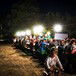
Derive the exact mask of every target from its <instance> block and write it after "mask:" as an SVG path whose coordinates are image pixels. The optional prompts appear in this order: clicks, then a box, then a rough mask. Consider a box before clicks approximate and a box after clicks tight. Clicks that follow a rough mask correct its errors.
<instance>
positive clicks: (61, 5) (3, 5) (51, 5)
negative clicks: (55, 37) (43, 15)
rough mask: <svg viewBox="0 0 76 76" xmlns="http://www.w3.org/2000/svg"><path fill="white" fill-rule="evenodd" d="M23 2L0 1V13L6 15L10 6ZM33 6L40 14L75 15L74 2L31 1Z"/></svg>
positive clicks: (61, 0)
mask: <svg viewBox="0 0 76 76" xmlns="http://www.w3.org/2000/svg"><path fill="white" fill-rule="evenodd" d="M19 1H21V2H24V1H23V0H0V13H6V12H7V11H8V10H10V9H11V7H12V5H14V4H16V3H18V2H19ZM33 2H34V3H33V5H37V6H38V7H39V8H40V10H41V11H42V12H49V11H52V12H60V13H62V14H64V13H65V12H69V13H70V14H71V15H75V13H76V2H75V0H33Z"/></svg>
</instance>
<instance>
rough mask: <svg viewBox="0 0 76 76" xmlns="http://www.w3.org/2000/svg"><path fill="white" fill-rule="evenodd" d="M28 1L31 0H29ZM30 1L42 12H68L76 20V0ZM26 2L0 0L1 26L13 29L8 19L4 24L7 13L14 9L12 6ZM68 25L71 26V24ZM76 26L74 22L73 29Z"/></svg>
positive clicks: (23, 0)
mask: <svg viewBox="0 0 76 76" xmlns="http://www.w3.org/2000/svg"><path fill="white" fill-rule="evenodd" d="M27 1H29V0H27ZM30 1H31V4H32V5H33V6H34V7H38V8H39V11H40V13H42V14H47V13H48V12H52V13H57V12H58V13H59V14H60V15H62V16H65V14H66V13H68V14H70V16H71V17H75V19H73V21H74V22H76V2H75V0H30ZM24 2H26V0H0V20H1V21H2V23H1V24H0V26H1V25H2V26H3V28H5V29H4V31H5V30H7V28H8V27H9V29H10V30H11V25H10V26H9V25H8V21H7V24H4V21H6V20H7V18H6V16H7V13H8V14H9V11H10V10H11V9H12V7H13V6H14V5H16V4H18V3H24ZM27 4H28V3H27ZM45 20H46V19H45ZM1 21H0V22H1ZM64 21H65V19H64ZM44 22H45V21H44ZM74 22H72V23H74ZM67 26H68V27H69V24H68V25H67ZM12 27H13V29H14V26H12ZM17 27H18V26H17ZM19 27H23V28H24V27H25V26H22V25H21V26H19ZM75 28H76V23H74V24H73V28H72V30H73V29H74V30H75ZM69 29H71V28H69ZM8 31H9V30H8ZM5 32H6V31H5Z"/></svg>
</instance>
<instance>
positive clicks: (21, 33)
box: [15, 31, 25, 36]
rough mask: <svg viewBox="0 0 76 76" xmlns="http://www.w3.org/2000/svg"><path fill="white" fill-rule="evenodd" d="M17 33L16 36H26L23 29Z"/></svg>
mask: <svg viewBox="0 0 76 76" xmlns="http://www.w3.org/2000/svg"><path fill="white" fill-rule="evenodd" d="M15 35H16V36H25V32H23V31H20V32H16V34H15Z"/></svg>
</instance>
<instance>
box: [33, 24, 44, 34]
mask: <svg viewBox="0 0 76 76" xmlns="http://www.w3.org/2000/svg"><path fill="white" fill-rule="evenodd" d="M43 30H44V27H43V26H41V25H36V26H35V27H34V28H33V32H34V34H39V33H42V32H43Z"/></svg>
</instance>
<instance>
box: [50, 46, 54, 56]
mask: <svg viewBox="0 0 76 76" xmlns="http://www.w3.org/2000/svg"><path fill="white" fill-rule="evenodd" d="M54 54H55V48H54V47H53V48H51V50H50V57H52V56H54Z"/></svg>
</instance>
